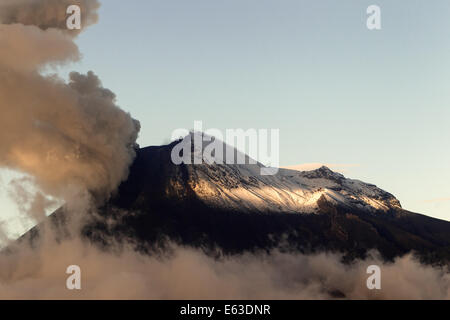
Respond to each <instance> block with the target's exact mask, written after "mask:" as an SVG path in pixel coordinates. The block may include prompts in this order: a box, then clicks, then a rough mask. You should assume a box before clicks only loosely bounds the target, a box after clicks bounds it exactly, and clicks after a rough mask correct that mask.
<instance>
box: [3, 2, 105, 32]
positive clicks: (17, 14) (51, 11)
mask: <svg viewBox="0 0 450 320" xmlns="http://www.w3.org/2000/svg"><path fill="white" fill-rule="evenodd" d="M70 5H78V6H79V7H80V9H81V22H82V25H83V26H88V25H91V24H93V23H96V22H97V20H98V16H97V12H96V11H97V9H98V8H99V7H100V3H99V2H98V1H97V0H1V1H0V23H2V24H15V23H19V24H23V25H32V26H37V27H39V28H40V29H43V30H46V29H49V28H56V29H61V30H64V29H65V27H66V19H67V16H66V10H67V8H68V7H69V6H70Z"/></svg>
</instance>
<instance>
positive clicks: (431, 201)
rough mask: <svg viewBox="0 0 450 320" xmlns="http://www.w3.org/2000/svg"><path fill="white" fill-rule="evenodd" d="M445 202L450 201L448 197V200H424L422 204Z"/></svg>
mask: <svg viewBox="0 0 450 320" xmlns="http://www.w3.org/2000/svg"><path fill="white" fill-rule="evenodd" d="M446 201H450V197H448V198H435V199H428V200H424V201H423V202H428V203H433V202H446Z"/></svg>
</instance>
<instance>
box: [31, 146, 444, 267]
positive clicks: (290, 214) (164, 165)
mask: <svg viewBox="0 0 450 320" xmlns="http://www.w3.org/2000/svg"><path fill="white" fill-rule="evenodd" d="M174 145H175V143H172V144H171V145H167V146H160V147H148V148H143V149H140V150H139V151H138V152H137V157H136V159H135V161H134V164H133V165H132V167H131V168H130V174H129V177H128V180H127V181H125V182H123V183H122V185H121V186H120V188H119V190H118V192H117V194H116V195H115V196H114V197H113V198H112V199H111V201H109V202H108V203H107V204H105V205H104V206H103V207H101V208H100V209H99V213H97V214H95V215H92V217H90V219H88V221H89V222H88V223H86V225H85V226H84V227H83V231H82V233H83V236H84V237H86V238H87V239H88V240H89V241H92V242H94V243H95V244H97V245H99V246H102V247H104V248H105V249H107V248H108V247H109V245H110V244H111V243H113V242H114V243H117V242H119V243H120V242H125V241H126V242H131V243H132V244H134V246H135V247H136V249H137V250H139V251H142V252H147V253H152V252H153V250H154V249H161V248H162V247H164V243H165V241H166V240H167V239H170V240H171V241H173V242H176V243H179V244H183V245H189V246H194V247H199V248H201V249H203V250H204V251H205V252H207V253H209V254H213V255H214V254H217V252H219V251H220V252H221V253H225V254H233V253H240V252H243V251H255V250H267V251H269V250H271V249H273V248H275V247H277V248H281V249H282V250H286V251H298V252H303V253H311V252H319V251H333V252H343V253H344V258H345V259H347V260H349V261H350V260H352V259H354V258H364V257H365V256H366V254H367V252H368V251H369V250H371V249H376V250H378V251H379V252H380V253H381V254H382V256H383V257H384V258H385V259H387V260H391V259H393V258H394V257H396V256H399V255H403V254H405V253H408V252H411V251H414V252H417V253H418V255H419V256H420V258H421V260H422V261H423V262H427V263H439V264H448V263H449V262H450V223H449V222H446V221H442V220H438V219H434V218H430V217H427V216H424V215H420V214H415V213H410V212H407V211H405V210H403V209H402V208H401V206H400V203H399V201H398V200H397V199H395V197H394V196H392V195H391V194H389V193H387V192H385V191H383V190H381V189H379V188H377V187H376V186H373V185H370V184H365V183H363V182H360V181H357V180H350V179H346V178H345V177H344V176H342V175H340V174H338V173H334V172H333V171H331V170H329V169H328V168H325V167H322V168H320V169H318V170H314V171H308V172H298V171H291V170H280V171H279V172H278V173H277V174H276V175H274V176H260V175H259V174H257V171H258V170H255V168H258V167H259V166H260V164H254V165H250V164H242V165H217V164H212V165H208V164H201V165H185V164H181V165H174V164H173V163H172V161H171V150H172V148H173V146H174ZM252 166H253V167H252ZM255 166H256V167H255ZM66 218H67V217H66V215H65V214H64V211H63V210H59V211H57V212H56V213H54V214H53V215H52V216H51V217H50V218H49V221H51V223H50V224H51V225H52V226H55V225H57V226H58V228H57V229H58V230H60V231H59V234H60V235H61V236H64V231H61V230H63V229H64V227H63V226H64V220H65V219H66ZM61 226H62V227H61ZM39 228H40V227H37V228H34V229H33V230H31V231H30V232H29V233H28V234H27V235H25V236H24V239H30V238H31V239H38V237H37V235H39V232H40V231H39Z"/></svg>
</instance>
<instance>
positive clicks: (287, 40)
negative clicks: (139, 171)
mask: <svg viewBox="0 0 450 320" xmlns="http://www.w3.org/2000/svg"><path fill="white" fill-rule="evenodd" d="M102 4H103V6H102V8H101V10H100V21H99V23H98V24H97V25H95V26H92V27H90V28H89V29H88V30H86V32H85V33H83V34H82V35H81V36H80V38H79V39H78V40H77V43H78V44H79V46H80V50H81V52H82V53H83V60H82V62H80V63H77V64H75V65H71V66H69V67H68V68H64V69H63V70H62V71H61V74H62V75H66V74H67V72H68V71H69V70H77V71H83V72H86V71H88V70H93V71H95V72H96V73H97V74H98V75H99V76H100V78H101V79H102V81H103V84H104V86H105V87H108V88H110V89H111V90H113V91H114V92H115V93H116V94H117V97H118V103H119V105H120V106H121V107H122V108H123V109H125V110H127V111H130V112H131V113H132V115H133V116H134V117H135V118H137V119H139V120H140V121H141V124H142V133H141V137H140V139H139V143H140V144H141V146H146V145H155V144H161V143H163V142H164V141H167V140H168V139H169V137H170V136H171V133H172V131H173V130H174V129H176V128H191V127H192V126H193V123H194V120H202V121H203V123H204V126H205V127H206V128H219V129H226V128H243V129H247V128H279V129H280V139H281V143H280V162H281V165H282V166H288V165H295V164H300V163H310V162H321V163H334V164H358V166H357V167H352V168H349V169H348V170H347V171H346V172H345V174H346V175H347V176H349V177H351V178H356V179H360V180H363V181H367V182H370V183H374V184H376V185H378V186H379V187H381V188H383V189H385V190H387V191H389V192H391V193H393V194H394V195H395V196H396V197H397V198H398V199H399V200H400V201H401V202H402V205H403V207H404V208H406V209H408V210H412V211H416V212H420V213H424V214H427V215H431V216H435V217H439V218H442V219H446V220H450V150H449V148H448V144H449V143H448V142H449V141H450V128H449V120H450V90H449V86H450V60H449V57H450V55H449V54H450V2H449V1H448V0H439V1H438V0H435V1H430V2H426V1H419V0H408V1H406V0H405V1H392V0H389V1H387V0H386V1H380V0H377V1H375V0H372V1H364V0H351V1H350V0H345V1H335V0H326V1H325V0H315V1H313V0H308V1H301V0H164V1H162V0H159V1H156V0H128V1H123V0H107V1H106V0H105V1H102ZM371 4H377V5H379V6H380V7H381V15H382V30H380V31H369V30H368V29H367V28H366V18H367V14H366V8H367V7H368V6H369V5H371ZM446 198H448V200H444V199H446ZM432 199H441V200H439V201H432V202H429V201H428V202H427V200H432Z"/></svg>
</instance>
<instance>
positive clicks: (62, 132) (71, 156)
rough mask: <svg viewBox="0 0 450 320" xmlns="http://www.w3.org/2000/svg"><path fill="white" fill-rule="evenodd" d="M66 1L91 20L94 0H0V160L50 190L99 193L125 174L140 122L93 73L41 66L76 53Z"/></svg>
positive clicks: (65, 196)
mask: <svg viewBox="0 0 450 320" xmlns="http://www.w3.org/2000/svg"><path fill="white" fill-rule="evenodd" d="M69 4H79V5H80V7H81V8H82V17H84V18H83V19H85V20H84V21H85V25H88V24H90V23H94V22H95V21H96V20H97V13H96V9H97V8H98V7H99V4H98V2H97V1H95V0H90V1H88V0H84V1H61V0H19V1H17V0H14V1H9V0H0V21H1V23H2V24H0V42H1V45H2V50H1V51H0V96H1V97H2V99H1V101H0V114H1V117H0V167H3V168H9V169H13V170H17V171H20V172H23V173H26V174H28V175H30V176H31V177H33V179H34V181H35V183H36V185H37V186H38V187H39V188H40V189H41V190H42V192H44V193H45V194H48V195H51V196H55V197H58V198H62V199H68V198H71V197H72V195H70V193H73V192H75V193H78V192H80V191H79V190H87V191H89V192H90V193H92V194H94V195H95V196H96V197H97V198H98V199H105V198H107V197H108V196H109V195H110V193H111V192H113V191H114V190H115V189H116V188H117V186H118V185H119V183H120V182H121V181H122V180H124V179H125V178H126V177H127V174H128V167H129V165H130V164H131V162H132V161H133V159H134V156H135V151H134V149H135V146H136V139H137V136H138V133H139V130H140V125H139V122H138V121H137V120H135V119H133V118H132V117H131V116H130V115H129V114H128V113H127V112H125V111H123V110H122V109H121V108H119V106H117V105H116V102H115V95H114V93H113V92H111V91H110V90H108V89H105V88H103V86H102V84H101V81H100V80H99V78H98V77H97V76H96V75H95V74H94V73H93V72H89V73H88V74H86V75H84V74H79V73H76V72H73V73H71V74H70V79H69V82H68V83H67V82H65V81H64V80H62V79H60V78H58V77H57V76H56V75H43V74H42V73H41V72H40V71H41V70H43V69H44V68H46V67H48V66H52V65H59V64H64V63H68V62H72V61H76V60H77V59H79V57H80V53H79V51H78V47H77V45H76V44H75V42H74V41H73V37H72V35H71V34H70V33H68V32H67V31H66V30H65V17H66V14H65V10H66V8H67V6H68V5H69ZM74 190H78V191H74Z"/></svg>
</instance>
